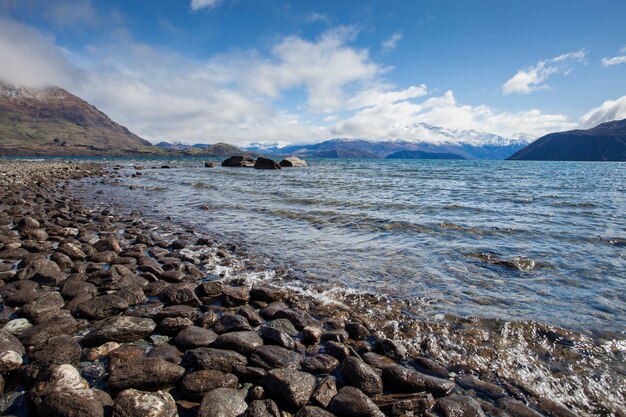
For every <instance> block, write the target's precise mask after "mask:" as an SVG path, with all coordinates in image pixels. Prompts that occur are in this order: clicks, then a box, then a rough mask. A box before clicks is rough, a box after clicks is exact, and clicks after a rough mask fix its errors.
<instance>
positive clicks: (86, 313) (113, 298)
mask: <svg viewBox="0 0 626 417" xmlns="http://www.w3.org/2000/svg"><path fill="white" fill-rule="evenodd" d="M128 307H129V305H128V302H126V300H124V299H123V298H122V297H119V296H117V295H115V294H105V295H101V296H98V297H96V298H92V299H90V300H87V301H85V302H83V303H80V304H79V305H78V306H77V307H76V312H77V314H78V315H80V316H81V317H85V318H87V319H89V320H102V319H105V318H107V317H111V316H113V315H116V314H119V313H121V312H124V311H126V310H127V309H128Z"/></svg>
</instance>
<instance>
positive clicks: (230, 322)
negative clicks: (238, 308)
mask: <svg viewBox="0 0 626 417" xmlns="http://www.w3.org/2000/svg"><path fill="white" fill-rule="evenodd" d="M213 330H215V332H216V333H219V334H222V333H228V332H241V331H249V330H252V327H250V324H249V323H248V320H247V319H246V318H245V317H243V316H240V315H237V314H224V315H223V316H222V317H220V319H219V320H218V321H217V323H215V324H214V325H213Z"/></svg>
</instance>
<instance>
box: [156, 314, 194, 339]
mask: <svg viewBox="0 0 626 417" xmlns="http://www.w3.org/2000/svg"><path fill="white" fill-rule="evenodd" d="M191 326H193V321H192V320H191V319H188V318H186V317H168V318H165V319H163V320H161V322H160V323H159V325H158V330H159V332H161V333H163V334H166V335H170V336H174V335H176V334H177V333H179V332H180V331H182V330H184V329H186V328H187V327H191Z"/></svg>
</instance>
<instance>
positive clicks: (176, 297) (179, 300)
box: [159, 282, 201, 306]
mask: <svg viewBox="0 0 626 417" xmlns="http://www.w3.org/2000/svg"><path fill="white" fill-rule="evenodd" d="M195 288H196V285H195V284H191V283H185V282H183V283H180V284H171V285H168V286H167V287H165V288H163V290H161V292H160V293H159V299H160V300H161V301H163V302H164V303H165V304H187V305H190V306H199V305H200V304H201V303H200V300H199V299H198V297H197V296H196V293H195V291H194V290H195Z"/></svg>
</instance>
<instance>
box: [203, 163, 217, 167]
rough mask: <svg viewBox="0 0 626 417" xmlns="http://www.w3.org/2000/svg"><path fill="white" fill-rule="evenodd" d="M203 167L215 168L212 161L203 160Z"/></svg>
mask: <svg viewBox="0 0 626 417" xmlns="http://www.w3.org/2000/svg"><path fill="white" fill-rule="evenodd" d="M204 167H205V168H215V163H213V162H205V163H204Z"/></svg>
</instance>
